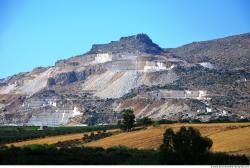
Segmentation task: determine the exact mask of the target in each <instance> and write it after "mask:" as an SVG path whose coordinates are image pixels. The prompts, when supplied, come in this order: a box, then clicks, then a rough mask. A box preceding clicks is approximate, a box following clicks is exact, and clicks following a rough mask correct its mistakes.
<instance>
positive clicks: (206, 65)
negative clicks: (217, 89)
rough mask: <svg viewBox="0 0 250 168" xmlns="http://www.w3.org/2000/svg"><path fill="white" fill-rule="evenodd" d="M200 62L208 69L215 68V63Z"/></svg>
mask: <svg viewBox="0 0 250 168" xmlns="http://www.w3.org/2000/svg"><path fill="white" fill-rule="evenodd" d="M199 64H200V65H201V66H203V67H205V68H208V69H213V68H214V66H213V64H211V63H210V62H201V63H199Z"/></svg>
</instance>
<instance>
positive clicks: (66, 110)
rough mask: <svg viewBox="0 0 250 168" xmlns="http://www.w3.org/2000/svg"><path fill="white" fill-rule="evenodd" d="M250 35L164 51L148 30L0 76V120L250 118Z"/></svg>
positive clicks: (99, 121)
mask: <svg viewBox="0 0 250 168" xmlns="http://www.w3.org/2000/svg"><path fill="white" fill-rule="evenodd" d="M249 59H250V34H249V33H248V34H243V35H237V36H231V37H226V38H222V39H216V40H210V41H204V42H195V43H191V44H187V45H184V46H181V47H178V48H174V49H163V48H160V47H159V46H158V45H157V44H155V43H153V41H152V40H151V39H150V38H149V37H148V36H147V35H146V34H138V35H134V36H129V37H122V38H120V39H119V40H118V41H112V42H110V43H108V44H98V45H93V46H92V48H91V50H90V51H89V52H87V53H85V54H83V55H79V56H75V57H71V58H69V59H66V60H59V61H57V62H56V63H55V65H54V66H51V67H38V68H35V69H34V70H32V71H31V72H27V73H19V74H16V75H13V76H11V77H8V78H5V79H1V80H0V124H7V125H10V124H14V125H49V126H55V125H82V124H110V123H116V122H117V120H119V118H120V117H121V114H120V113H119V112H120V111H121V110H122V109H124V108H132V109H133V110H134V111H135V114H136V117H137V118H141V117H144V116H148V117H151V118H152V119H155V120H158V119H162V118H165V119H171V120H180V119H199V120H202V121H208V120H213V119H218V118H223V119H229V120H240V119H246V118H249V117H250V111H249V109H250V97H249V96H250V81H249V80H250V71H249V67H250V64H249V63H250V62H249Z"/></svg>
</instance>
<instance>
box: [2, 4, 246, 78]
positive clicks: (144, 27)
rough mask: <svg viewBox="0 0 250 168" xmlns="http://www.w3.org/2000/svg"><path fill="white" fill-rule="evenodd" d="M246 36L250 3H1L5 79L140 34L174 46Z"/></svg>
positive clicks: (156, 41) (165, 46)
mask: <svg viewBox="0 0 250 168" xmlns="http://www.w3.org/2000/svg"><path fill="white" fill-rule="evenodd" d="M246 32H250V1H249V0H123V1H122V0H0V78H4V77H7V76H9V75H13V74H15V73H18V72H25V71H30V70H32V69H33V68H34V67H37V66H51V65H54V63H55V61H57V60H59V59H65V58H68V57H71V56H75V55H79V54H82V53H85V52H86V51H88V50H89V49H90V48H91V45H92V44H93V43H96V44H98V43H107V42H109V41H111V40H118V39H119V38H120V37H121V36H128V35H133V34H137V33H147V34H148V35H149V36H150V37H151V39H152V40H153V41H154V42H155V43H157V44H158V45H160V46H161V47H164V48H169V47H177V46H180V45H183V44H186V43H190V42H193V41H202V40H209V39H214V38H219V37H225V36H229V35H235V34H241V33H246Z"/></svg>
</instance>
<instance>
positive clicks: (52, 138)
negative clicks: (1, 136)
mask: <svg viewBox="0 0 250 168" xmlns="http://www.w3.org/2000/svg"><path fill="white" fill-rule="evenodd" d="M114 131H117V129H113V130H108V131H107V132H114ZM90 133H91V132H84V133H77V134H67V135H57V136H50V137H45V138H39V139H33V140H27V141H21V142H14V143H9V144H6V146H11V145H14V146H17V147H18V146H25V145H32V144H55V143H57V142H59V141H61V142H63V141H70V140H79V139H81V138H82V137H83V135H84V134H90ZM94 133H97V131H94Z"/></svg>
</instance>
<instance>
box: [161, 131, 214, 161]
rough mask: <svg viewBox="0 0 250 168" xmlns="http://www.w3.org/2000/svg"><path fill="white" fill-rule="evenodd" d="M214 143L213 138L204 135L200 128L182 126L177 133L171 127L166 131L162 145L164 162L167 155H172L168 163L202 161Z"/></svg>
mask: <svg viewBox="0 0 250 168" xmlns="http://www.w3.org/2000/svg"><path fill="white" fill-rule="evenodd" d="M212 144H213V142H212V140H211V139H209V138H207V137H202V136H201V134H200V132H199V130H197V129H194V128H192V127H188V128H186V127H181V129H180V130H179V131H178V132H176V133H174V131H173V130H172V129H171V128H169V129H167V130H166V132H165V133H164V138H163V144H162V145H161V147H160V150H161V155H162V157H161V160H162V161H163V163H164V162H165V159H166V157H168V156H172V157H168V161H167V163H168V164H169V163H170V164H174V163H177V162H178V163H183V164H189V163H191V164H194V163H201V162H202V161H203V160H205V156H206V155H207V154H208V152H209V150H210V148H211V147H212ZM177 158H178V160H177Z"/></svg>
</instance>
